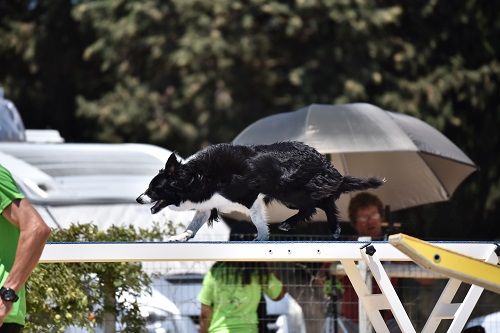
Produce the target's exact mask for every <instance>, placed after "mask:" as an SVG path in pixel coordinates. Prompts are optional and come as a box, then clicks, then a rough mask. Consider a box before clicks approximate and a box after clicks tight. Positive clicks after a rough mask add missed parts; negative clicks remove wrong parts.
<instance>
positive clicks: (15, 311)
mask: <svg viewBox="0 0 500 333" xmlns="http://www.w3.org/2000/svg"><path fill="white" fill-rule="evenodd" d="M22 198H24V196H23V194H22V193H21V192H20V191H19V189H18V188H17V185H16V183H15V182H14V179H13V178H12V175H11V174H10V172H9V171H8V170H7V169H5V168H4V167H3V166H2V165H0V286H3V284H4V283H5V280H6V279H7V275H8V274H9V273H8V272H9V271H10V270H11V269H12V265H13V264H14V259H15V257H16V250H17V243H18V241H19V229H18V228H17V227H15V226H14V225H13V224H12V223H10V222H9V221H7V220H6V219H5V218H4V217H3V211H4V209H5V208H6V207H8V206H9V205H10V204H11V203H12V201H14V200H16V199H22ZM18 295H19V300H18V301H17V302H15V303H14V305H13V306H12V311H11V312H10V313H9V315H8V316H7V318H5V321H4V322H6V323H16V324H21V325H24V324H25V317H26V291H25V288H24V287H22V288H21V290H19V293H18Z"/></svg>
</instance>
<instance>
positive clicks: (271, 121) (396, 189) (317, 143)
mask: <svg viewBox="0 0 500 333" xmlns="http://www.w3.org/2000/svg"><path fill="white" fill-rule="evenodd" d="M287 140H296V141H301V142H304V143H306V144H308V145H310V146H312V147H314V148H316V149H317V150H318V151H319V152H321V153H323V154H327V155H328V156H329V158H330V159H331V161H332V163H333V164H334V166H335V167H336V168H337V169H338V170H339V171H340V173H342V174H348V175H351V176H360V177H367V176H378V177H381V178H386V180H387V182H386V183H385V184H384V185H383V186H382V187H380V188H379V189H377V190H374V191H373V193H375V194H377V195H378V196H379V197H380V198H381V199H382V201H383V202H384V204H386V205H390V207H391V209H392V210H393V211H394V210H399V209H403V208H409V207H414V206H418V205H423V204H427V203H432V202H438V201H444V200H448V199H449V198H450V197H451V195H452V194H453V192H454V191H455V190H456V188H457V187H458V185H459V184H460V183H461V182H462V181H463V180H464V179H465V178H466V177H467V176H468V175H470V174H471V173H472V172H474V171H475V170H476V165H475V164H474V162H472V161H471V160H470V159H469V158H468V157H467V156H466V155H465V154H464V153H463V152H462V151H461V150H460V149H459V148H458V147H457V146H456V145H455V144H453V142H451V141H450V140H449V139H448V138H446V137H445V136H444V135H443V134H441V133H440V132H439V131H437V130H436V129H435V128H433V127H431V126H430V125H428V124H427V123H425V122H423V121H421V120H419V119H417V118H414V117H411V116H408V115H404V114H400V113H395V112H389V111H385V110H382V109H380V108H378V107H376V106H374V105H370V104H361V103H359V104H345V105H319V104H312V105H309V106H307V107H304V108H302V109H300V110H298V111H295V112H287V113H280V114H276V115H272V116H269V117H266V118H263V119H260V120H258V121H256V122H255V123H253V124H251V125H250V126H248V127H247V128H246V129H245V130H243V131H242V132H241V133H240V134H239V135H238V136H237V137H236V138H235V139H234V140H233V143H234V144H243V145H257V144H269V143H272V142H277V141H287ZM353 195H355V193H350V194H348V195H343V196H341V198H340V199H339V201H338V206H339V210H340V214H341V217H342V218H343V219H346V218H347V205H348V202H349V199H350V196H353ZM291 214H292V211H290V210H287V209H286V208H284V207H280V206H274V207H273V208H271V209H270V215H271V219H272V220H275V221H276V222H277V221H280V220H283V218H286V216H289V215H291ZM318 219H320V220H324V215H320V214H318V215H317V216H316V220H318Z"/></svg>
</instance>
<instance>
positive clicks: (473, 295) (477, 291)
mask: <svg viewBox="0 0 500 333" xmlns="http://www.w3.org/2000/svg"><path fill="white" fill-rule="evenodd" d="M485 261H486V262H489V263H492V264H495V263H497V262H498V256H497V255H496V253H495V251H491V253H490V255H489V257H487V258H486V260H485ZM461 283H462V281H460V280H457V279H454V278H451V279H449V280H448V283H447V284H446V287H445V288H444V290H443V292H442V293H441V296H440V297H439V300H438V301H437V303H436V305H435V306H434V309H433V310H432V313H431V314H430V316H429V319H428V320H427V322H426V323H425V326H424V328H423V330H422V333H433V332H435V331H436V329H437V328H438V326H439V324H440V323H441V320H443V319H452V322H451V324H450V327H449V328H448V331H447V332H448V333H460V332H461V331H462V330H463V328H464V326H465V324H466V323H467V320H468V319H469V317H470V315H471V313H472V310H473V309H474V307H475V306H476V304H477V301H478V300H479V297H480V296H481V293H482V292H483V290H484V288H482V287H479V286H476V285H471V286H470V289H469V291H468V292H467V295H466V296H465V298H464V300H463V302H462V303H452V301H453V297H455V294H456V293H457V291H458V288H459V287H460V285H461Z"/></svg>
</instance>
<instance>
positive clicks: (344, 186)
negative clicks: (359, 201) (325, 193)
mask: <svg viewBox="0 0 500 333" xmlns="http://www.w3.org/2000/svg"><path fill="white" fill-rule="evenodd" d="M385 182H386V180H385V178H384V179H380V178H377V177H369V178H357V177H351V176H344V177H343V178H342V183H341V184H340V186H339V191H338V192H340V193H347V192H352V191H363V190H368V189H370V188H377V187H379V186H381V185H382V184H384V183H385Z"/></svg>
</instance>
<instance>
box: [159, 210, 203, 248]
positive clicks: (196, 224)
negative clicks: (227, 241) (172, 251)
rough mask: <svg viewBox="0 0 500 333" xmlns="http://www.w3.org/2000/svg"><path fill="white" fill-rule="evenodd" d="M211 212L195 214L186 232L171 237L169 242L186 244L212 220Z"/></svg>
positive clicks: (201, 211) (200, 211)
mask: <svg viewBox="0 0 500 333" xmlns="http://www.w3.org/2000/svg"><path fill="white" fill-rule="evenodd" d="M210 215H211V211H210V210H197V211H196V213H195V214H194V217H193V220H192V221H191V223H189V225H188V227H187V229H186V231H184V232H181V233H180V234H178V235H175V236H171V237H170V238H169V239H168V240H169V241H171V242H185V241H188V240H189V239H191V238H193V237H194V236H195V235H196V233H197V232H198V230H200V228H201V227H202V226H203V224H205V222H207V221H208V219H209V218H210Z"/></svg>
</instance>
